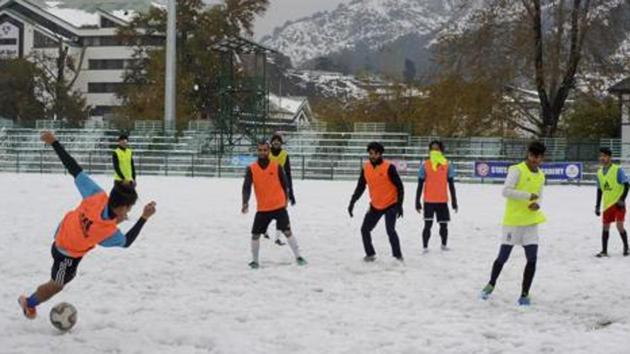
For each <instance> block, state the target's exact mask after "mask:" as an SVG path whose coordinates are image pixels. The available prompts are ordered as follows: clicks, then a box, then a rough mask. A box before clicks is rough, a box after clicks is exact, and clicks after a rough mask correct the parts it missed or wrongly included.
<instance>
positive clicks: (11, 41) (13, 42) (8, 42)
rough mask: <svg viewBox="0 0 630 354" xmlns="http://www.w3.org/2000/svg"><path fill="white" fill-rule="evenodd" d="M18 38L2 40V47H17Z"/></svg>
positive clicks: (0, 41) (0, 43)
mask: <svg viewBox="0 0 630 354" xmlns="http://www.w3.org/2000/svg"><path fill="white" fill-rule="evenodd" d="M16 44H17V39H16V38H0V45H16Z"/></svg>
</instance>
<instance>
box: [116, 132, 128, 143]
mask: <svg viewBox="0 0 630 354" xmlns="http://www.w3.org/2000/svg"><path fill="white" fill-rule="evenodd" d="M121 140H129V135H127V134H125V133H122V134H120V135H119V136H118V141H121Z"/></svg>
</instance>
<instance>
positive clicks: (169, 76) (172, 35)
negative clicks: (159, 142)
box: [164, 0, 177, 132]
mask: <svg viewBox="0 0 630 354" xmlns="http://www.w3.org/2000/svg"><path fill="white" fill-rule="evenodd" d="M176 17H177V5H176V0H168V7H167V21H166V80H165V83H164V131H166V132H168V131H173V130H175V112H176V109H175V104H176V78H177V54H176V53H177V51H176V46H177V44H176V42H177V32H176V25H177V20H176Z"/></svg>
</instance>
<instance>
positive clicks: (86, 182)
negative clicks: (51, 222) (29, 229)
mask: <svg viewBox="0 0 630 354" xmlns="http://www.w3.org/2000/svg"><path fill="white" fill-rule="evenodd" d="M41 139H42V141H44V142H45V143H46V144H47V145H50V146H52V147H53V149H54V150H55V152H56V153H57V156H59V159H60V160H61V162H62V163H63V165H64V166H65V167H66V169H67V170H68V172H69V173H70V174H71V175H72V177H74V183H75V185H76V186H77V189H78V190H79V193H80V194H81V197H82V198H83V200H82V201H81V203H80V204H79V206H77V208H76V209H74V210H72V211H70V212H68V213H67V214H66V215H65V216H64V218H63V220H62V221H61V223H60V224H59V227H58V228H57V231H56V232H55V240H54V242H53V245H52V249H51V253H52V258H53V266H52V272H51V280H49V281H48V282H46V283H44V284H42V285H40V286H39V287H38V288H37V290H36V291H35V292H34V293H33V294H32V295H31V296H29V297H27V296H20V297H19V298H18V303H19V305H20V307H21V308H22V311H23V312H24V315H25V316H26V317H27V318H29V319H34V318H35V317H36V316H37V310H36V308H37V306H38V305H39V304H41V303H43V302H45V301H47V300H49V299H50V298H52V297H53V296H55V295H56V294H58V293H59V292H61V291H62V290H63V288H64V286H65V285H66V284H68V283H69V282H70V281H72V279H74V277H75V275H76V272H77V268H78V266H79V262H80V261H81V259H82V258H83V256H84V255H85V254H87V253H88V252H89V251H91V250H92V249H93V248H94V247H95V246H96V245H100V246H103V247H125V248H126V247H129V246H131V244H133V242H134V241H135V240H136V238H137V237H138V235H139V234H140V230H141V229H142V227H143V226H144V224H145V223H146V222H147V220H148V219H149V218H150V217H151V216H153V214H155V205H156V204H155V202H151V203H149V204H147V205H146V206H145V207H144V211H143V212H142V217H140V219H139V220H138V221H137V222H136V224H135V225H134V226H133V227H132V228H131V229H130V230H129V231H128V232H127V233H126V234H123V233H121V232H120V230H118V224H119V223H121V222H123V221H125V220H127V214H128V213H129V211H131V208H132V207H133V205H134V204H135V203H136V200H137V199H138V194H136V191H135V189H134V188H133V187H131V186H128V185H124V184H117V185H115V186H114V188H113V189H112V191H111V192H110V194H109V196H108V195H107V193H105V191H103V189H101V187H99V186H98V184H96V183H95V182H94V181H93V180H92V179H91V178H90V177H89V176H88V175H87V174H85V172H83V170H82V168H81V166H79V164H78V163H77V162H76V161H75V160H74V158H72V156H70V155H69V154H68V152H66V150H65V149H64V148H63V146H62V145H61V144H60V143H59V142H58V141H57V138H55V136H54V135H53V134H52V133H51V132H44V133H43V134H42V136H41Z"/></svg>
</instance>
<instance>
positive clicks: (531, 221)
mask: <svg viewBox="0 0 630 354" xmlns="http://www.w3.org/2000/svg"><path fill="white" fill-rule="evenodd" d="M546 150H547V148H546V147H545V145H543V144H542V143H540V142H533V143H531V144H530V145H529V148H528V153H527V159H526V160H525V161H524V162H521V163H519V164H518V165H514V166H511V167H510V168H509V170H508V175H507V178H506V179H505V185H504V187H503V196H504V197H505V198H506V199H507V203H506V207H505V215H504V218H503V236H502V240H501V247H500V249H499V256H498V257H497V259H496V260H495V261H494V264H493V265H492V274H491V276H490V282H489V283H488V285H486V287H485V288H483V290H482V291H481V298H482V299H484V300H486V299H488V298H489V297H490V294H492V292H493V291H494V287H495V286H496V283H497V279H498V278H499V274H501V270H502V269H503V265H504V264H505V262H507V260H508V258H509V257H510V253H511V252H512V248H513V247H514V246H515V245H520V246H523V248H524V249H525V257H526V258H527V264H526V265H525V271H524V273H523V284H522V289H521V296H520V298H519V299H518V304H519V305H522V306H528V305H530V298H529V289H530V288H531V286H532V282H533V280H534V274H535V273H536V259H537V256H538V237H539V236H538V225H539V224H541V223H543V222H545V215H544V214H543V213H542V211H541V210H540V201H541V199H542V190H543V186H544V185H545V175H544V174H543V172H542V170H541V169H540V166H541V165H542V161H543V158H544V155H545V151H546Z"/></svg>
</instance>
